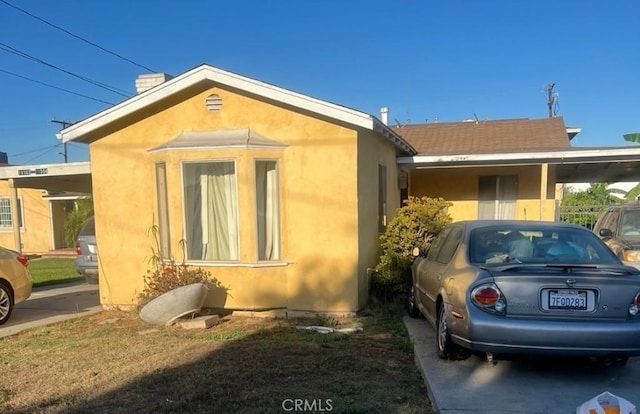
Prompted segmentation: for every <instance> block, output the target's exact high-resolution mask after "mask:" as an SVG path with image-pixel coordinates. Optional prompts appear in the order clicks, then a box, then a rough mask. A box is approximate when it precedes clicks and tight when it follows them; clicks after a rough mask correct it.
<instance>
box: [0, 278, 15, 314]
mask: <svg viewBox="0 0 640 414" xmlns="http://www.w3.org/2000/svg"><path fill="white" fill-rule="evenodd" d="M12 311H13V294H12V293H11V289H10V288H9V286H8V285H7V284H6V283H5V282H0V325H2V324H3V323H5V322H6V321H8V320H9V317H10V316H11V312H12Z"/></svg>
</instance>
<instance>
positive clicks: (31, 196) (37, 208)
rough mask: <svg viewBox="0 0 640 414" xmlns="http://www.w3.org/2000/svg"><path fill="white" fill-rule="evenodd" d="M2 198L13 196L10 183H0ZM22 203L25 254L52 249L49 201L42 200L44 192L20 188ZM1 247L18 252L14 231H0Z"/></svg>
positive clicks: (22, 237) (23, 247)
mask: <svg viewBox="0 0 640 414" xmlns="http://www.w3.org/2000/svg"><path fill="white" fill-rule="evenodd" d="M0 196H6V197H10V196H11V191H10V189H9V183H8V182H7V181H0ZM18 198H20V200H21V203H22V213H23V219H22V220H23V225H24V228H23V230H22V231H21V232H20V237H21V241H22V251H23V253H44V252H47V251H49V250H50V249H51V248H52V239H51V224H50V220H49V216H50V215H49V201H48V200H45V199H43V198H42V191H41V190H35V189H30V188H19V189H18ZM0 245H1V246H5V247H7V248H10V249H14V250H17V246H15V241H14V235H13V229H7V230H4V229H3V230H0Z"/></svg>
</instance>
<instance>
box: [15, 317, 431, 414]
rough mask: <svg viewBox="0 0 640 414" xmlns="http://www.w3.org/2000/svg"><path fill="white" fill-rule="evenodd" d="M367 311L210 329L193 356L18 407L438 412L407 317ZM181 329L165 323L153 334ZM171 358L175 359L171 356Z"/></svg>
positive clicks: (37, 409)
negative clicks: (87, 393) (349, 322)
mask: <svg viewBox="0 0 640 414" xmlns="http://www.w3.org/2000/svg"><path fill="white" fill-rule="evenodd" d="M384 318H385V317H384V316H383V317H380V316H371V317H363V318H360V321H361V322H362V323H361V325H360V326H362V327H363V331H362V332H359V333H353V334H320V333H316V332H312V331H307V330H300V329H296V327H295V326H294V325H295V324H298V323H300V324H306V323H308V324H314V323H316V324H317V323H318V322H319V321H318V320H315V321H314V320H306V321H296V322H295V323H292V324H289V323H286V324H283V325H281V326H277V327H272V328H269V329H261V330H258V331H255V332H253V333H251V334H243V333H242V332H238V330H229V329H226V330H225V324H224V323H222V324H221V325H218V326H219V327H220V329H215V328H214V329H211V330H210V331H202V332H200V333H199V334H198V335H199V336H200V337H201V338H202V339H203V341H202V342H201V345H202V346H203V347H205V346H207V342H209V344H211V342H213V341H216V342H217V343H218V344H219V346H215V349H213V350H211V351H209V352H206V353H204V354H203V356H202V357H200V358H197V359H194V360H192V361H191V362H189V363H186V364H182V365H178V366H172V367H169V368H162V369H157V370H156V371H155V372H153V373H151V374H148V375H145V376H142V377H139V378H131V379H130V381H128V382H127V383H126V385H124V386H121V387H119V388H116V389H113V390H111V391H108V392H106V393H103V394H101V395H99V396H97V397H95V398H93V399H88V400H82V397H80V396H77V395H59V396H56V397H55V398H51V399H49V400H45V401H41V402H39V403H38V404H37V406H30V407H25V408H21V409H20V410H19V411H12V412H14V413H31V412H55V413H96V412H104V413H107V412H108V413H131V412H135V413H155V412H160V413H283V412H296V411H298V412H299V411H306V412H331V411H332V412H336V413H407V414H409V413H431V412H432V411H431V408H430V407H431V406H430V403H429V400H428V397H427V392H426V388H425V387H424V383H423V381H422V379H421V376H420V373H419V370H418V369H417V367H416V365H415V362H414V355H413V351H412V348H411V346H410V344H409V340H408V337H407V333H406V330H405V328H404V325H403V324H402V321H401V320H399V317H397V318H396V319H394V320H387V321H385V320H383V321H382V322H381V319H384ZM156 335H158V336H163V335H182V331H177V332H176V331H171V330H167V329H161V330H159V331H158V332H155V333H151V334H148V335H147V336H146V338H148V340H149V341H155V340H158V339H159V338H158V337H157V336H156ZM166 365H169V364H166Z"/></svg>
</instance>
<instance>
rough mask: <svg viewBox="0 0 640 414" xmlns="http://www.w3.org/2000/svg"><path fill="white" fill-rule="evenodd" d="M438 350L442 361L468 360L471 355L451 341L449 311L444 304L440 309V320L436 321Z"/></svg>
mask: <svg viewBox="0 0 640 414" xmlns="http://www.w3.org/2000/svg"><path fill="white" fill-rule="evenodd" d="M436 335H437V338H436V345H437V346H436V348H437V352H438V356H439V357H440V358H441V359H466V358H469V356H470V355H471V353H470V352H469V351H468V350H466V349H464V348H462V347H460V346H458V345H456V344H455V343H453V341H452V340H451V334H450V333H449V325H448V324H447V310H446V307H445V306H444V303H442V304H440V307H439V308H438V318H437V319H436Z"/></svg>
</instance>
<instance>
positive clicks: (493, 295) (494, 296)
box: [471, 286, 500, 306]
mask: <svg viewBox="0 0 640 414" xmlns="http://www.w3.org/2000/svg"><path fill="white" fill-rule="evenodd" d="M471 295H472V297H473V299H474V300H475V301H476V302H477V303H478V305H482V306H491V305H493V304H495V303H496V302H497V301H498V299H500V293H499V292H498V291H497V289H495V288H493V287H492V286H486V287H479V288H476V289H475V290H474V291H473V293H472V294H471Z"/></svg>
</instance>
